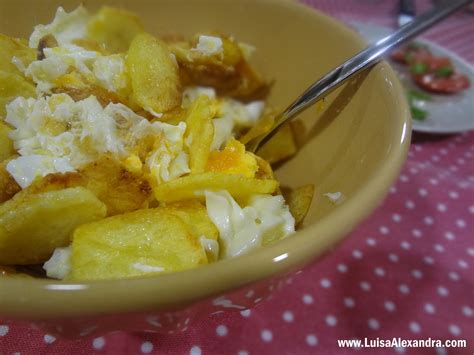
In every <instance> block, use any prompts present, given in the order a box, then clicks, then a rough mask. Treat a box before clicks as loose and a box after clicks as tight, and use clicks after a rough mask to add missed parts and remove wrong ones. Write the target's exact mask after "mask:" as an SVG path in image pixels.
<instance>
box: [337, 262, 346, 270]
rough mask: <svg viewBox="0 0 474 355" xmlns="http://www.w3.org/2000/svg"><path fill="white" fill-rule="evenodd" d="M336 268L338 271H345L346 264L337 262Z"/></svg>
mask: <svg viewBox="0 0 474 355" xmlns="http://www.w3.org/2000/svg"><path fill="white" fill-rule="evenodd" d="M337 270H338V271H339V272H347V265H346V264H342V263H341V264H338V265H337Z"/></svg>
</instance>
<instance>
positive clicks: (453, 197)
mask: <svg viewBox="0 0 474 355" xmlns="http://www.w3.org/2000/svg"><path fill="white" fill-rule="evenodd" d="M448 195H449V197H451V198H452V199H453V200H456V199H458V198H459V193H458V192H456V191H449V194H448Z"/></svg>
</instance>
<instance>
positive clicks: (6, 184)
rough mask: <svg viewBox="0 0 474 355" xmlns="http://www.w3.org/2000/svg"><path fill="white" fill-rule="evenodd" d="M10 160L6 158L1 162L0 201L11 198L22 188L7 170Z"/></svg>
mask: <svg viewBox="0 0 474 355" xmlns="http://www.w3.org/2000/svg"><path fill="white" fill-rule="evenodd" d="M8 161H9V160H4V161H3V162H2V163H0V203H1V202H5V201H7V200H9V199H11V198H12V197H13V196H15V194H16V193H17V192H19V191H20V190H21V187H20V186H19V185H18V184H17V183H16V181H15V180H14V179H13V178H12V177H11V175H10V174H9V173H8V171H7V170H6V165H7V163H8Z"/></svg>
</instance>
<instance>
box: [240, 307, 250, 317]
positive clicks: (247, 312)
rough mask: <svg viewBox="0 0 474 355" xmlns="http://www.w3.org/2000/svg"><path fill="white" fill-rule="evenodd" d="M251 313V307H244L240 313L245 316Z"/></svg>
mask: <svg viewBox="0 0 474 355" xmlns="http://www.w3.org/2000/svg"><path fill="white" fill-rule="evenodd" d="M250 313H251V311H250V309H244V310H243V311H240V315H241V316H242V317H245V318H248V317H250Z"/></svg>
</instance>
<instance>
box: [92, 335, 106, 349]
mask: <svg viewBox="0 0 474 355" xmlns="http://www.w3.org/2000/svg"><path fill="white" fill-rule="evenodd" d="M104 345H105V339H104V337H98V338H95V339H94V340H93V341H92V347H93V348H94V349H95V350H100V349H102V348H103V347H104Z"/></svg>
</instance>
